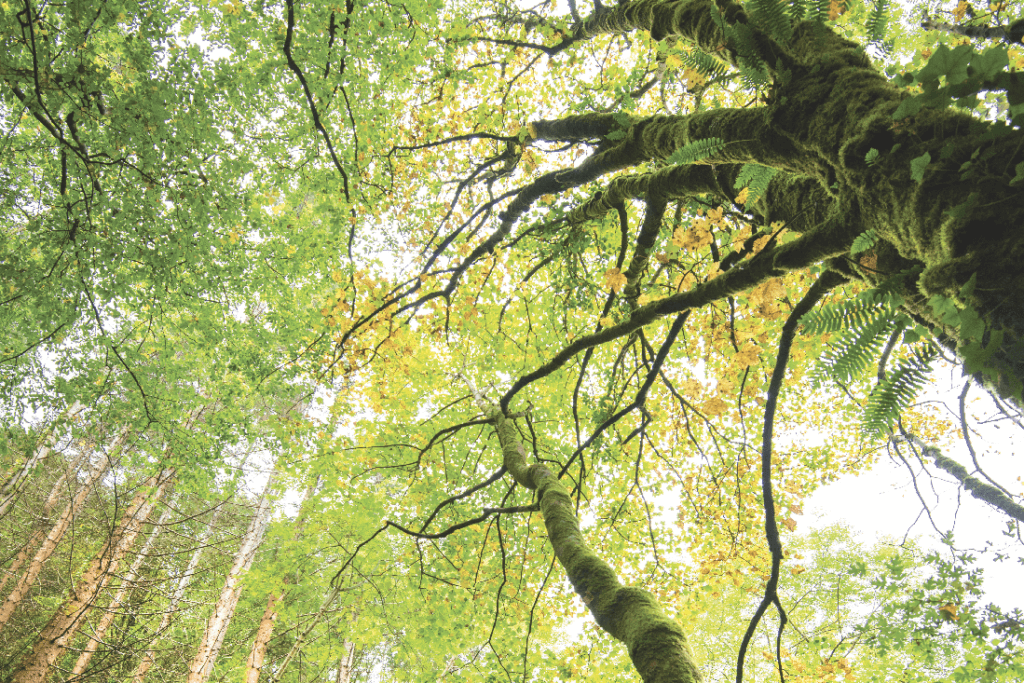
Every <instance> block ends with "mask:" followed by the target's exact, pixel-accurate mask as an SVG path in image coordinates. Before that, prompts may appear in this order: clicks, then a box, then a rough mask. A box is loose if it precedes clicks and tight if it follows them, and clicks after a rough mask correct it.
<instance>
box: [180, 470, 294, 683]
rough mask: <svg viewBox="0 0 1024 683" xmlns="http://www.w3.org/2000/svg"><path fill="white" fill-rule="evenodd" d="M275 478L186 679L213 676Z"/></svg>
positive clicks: (198, 681) (194, 681)
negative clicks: (211, 673)
mask: <svg viewBox="0 0 1024 683" xmlns="http://www.w3.org/2000/svg"><path fill="white" fill-rule="evenodd" d="M274 479H275V477H274V475H271V476H270V479H268V480H267V485H266V487H265V488H264V489H263V495H262V496H261V498H260V503H259V507H257V509H256V514H254V515H253V518H252V521H251V522H250V523H249V528H248V529H247V530H246V532H245V536H244V537H243V539H242V545H241V547H239V549H238V552H237V553H236V554H235V562H234V564H233V565H232V567H231V571H230V572H229V573H228V576H227V579H226V580H225V581H224V588H223V589H222V590H221V594H220V599H218V600H217V604H216V606H214V608H213V614H211V615H210V620H209V622H207V625H206V631H205V632H204V633H203V639H202V641H201V642H200V643H199V649H198V650H197V651H196V655H195V657H194V658H193V659H192V663H191V664H189V667H188V679H187V683H205V682H206V680H207V679H208V678H209V677H210V672H211V671H213V665H214V664H215V663H216V661H217V655H218V654H219V653H220V648H221V645H223V643H224V636H225V635H226V634H227V630H228V626H229V625H230V624H231V618H232V617H233V616H234V613H235V607H237V606H238V599H239V598H240V597H241V595H242V585H241V582H242V577H244V576H245V574H246V572H248V571H249V567H251V566H252V561H253V558H254V557H255V556H256V550H257V549H258V548H259V547H260V543H262V542H263V535H264V533H265V532H266V530H267V524H268V523H269V521H270V511H271V505H270V491H271V487H272V486H273V485H274Z"/></svg>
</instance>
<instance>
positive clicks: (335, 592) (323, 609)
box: [271, 586, 341, 683]
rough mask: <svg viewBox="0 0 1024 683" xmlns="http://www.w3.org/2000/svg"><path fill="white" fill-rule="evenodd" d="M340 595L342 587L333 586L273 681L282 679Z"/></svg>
mask: <svg viewBox="0 0 1024 683" xmlns="http://www.w3.org/2000/svg"><path fill="white" fill-rule="evenodd" d="M339 595H341V589H340V588H338V587H337V586H335V587H334V588H332V589H331V592H330V593H328V594H327V597H326V598H325V599H324V601H323V603H322V604H321V605H320V609H319V610H317V613H316V614H314V615H313V616H311V617H310V620H309V623H308V624H306V629H305V630H304V631H302V633H300V634H299V637H298V638H296V639H295V642H294V643H292V647H291V649H290V650H288V654H287V655H285V657H284V660H283V661H282V662H281V664H280V666H278V667H277V671H276V672H275V674H274V678H272V679H271V683H274V682H275V681H278V680H280V678H281V676H282V675H284V670H285V669H287V668H288V665H289V664H291V661H292V659H293V658H294V657H295V655H296V654H298V652H299V650H301V649H302V646H303V645H304V644H305V642H306V638H307V637H309V634H310V633H312V632H313V629H314V628H316V625H317V624H319V623H320V620H321V619H322V618H323V616H324V614H326V613H327V610H328V609H330V608H331V605H333V604H334V601H335V600H337V599H338V596H339Z"/></svg>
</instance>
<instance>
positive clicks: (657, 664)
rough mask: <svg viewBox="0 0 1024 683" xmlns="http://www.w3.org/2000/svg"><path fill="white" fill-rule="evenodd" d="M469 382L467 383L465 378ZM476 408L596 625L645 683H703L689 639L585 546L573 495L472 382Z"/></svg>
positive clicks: (655, 604)
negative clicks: (531, 499) (622, 648)
mask: <svg viewBox="0 0 1024 683" xmlns="http://www.w3.org/2000/svg"><path fill="white" fill-rule="evenodd" d="M466 381H467V383H469V380H468V378H466ZM470 388H471V390H472V392H473V395H474V397H475V398H476V400H477V403H478V404H479V405H480V408H481V409H482V410H483V411H484V413H485V414H486V415H488V417H490V419H491V420H493V422H494V426H495V430H496V431H497V433H498V442H499V444H500V446H501V453H502V460H503V464H504V465H505V467H506V468H507V469H508V471H509V473H510V474H511V475H512V477H513V478H514V479H515V481H516V483H518V484H519V485H521V486H525V487H526V488H528V489H530V490H533V491H537V499H538V500H539V502H540V510H541V514H542V515H543V517H544V526H545V528H546V529H547V535H548V541H549V542H550V543H551V547H552V549H554V551H555V557H556V558H558V562H559V564H561V565H562V568H563V569H565V573H566V575H567V576H568V579H569V582H570V583H571V584H572V586H573V588H574V589H575V590H576V593H577V594H578V595H579V596H580V599H582V600H583V604H585V605H586V606H587V609H589V610H590V613H591V614H592V615H593V616H594V621H596V622H597V625H598V626H600V627H601V628H602V629H603V630H604V631H605V632H606V633H608V634H609V635H611V636H612V637H614V638H615V639H617V640H620V641H622V642H623V643H624V644H625V645H626V648H627V649H628V651H629V658H630V659H631V660H632V661H633V666H635V667H636V670H637V672H638V673H639V674H640V677H641V678H642V679H643V680H644V681H645V683H699V682H700V681H701V680H702V678H701V675H700V671H699V669H698V668H697V664H696V662H695V661H694V658H693V652H692V651H691V650H690V646H689V643H688V642H687V640H686V634H685V633H684V632H683V629H682V628H681V627H680V626H679V624H677V623H676V621H675V620H674V619H670V618H669V617H668V616H667V615H666V614H665V613H664V612H663V611H662V609H661V606H660V605H659V604H658V602H657V600H655V599H654V596H653V595H651V594H650V593H649V592H647V591H645V590H643V589H641V588H634V587H632V586H623V585H622V584H621V583H619V579H618V577H617V576H616V575H615V571H614V570H613V569H612V568H611V567H610V566H609V565H608V563H607V562H605V561H604V560H602V559H601V558H600V557H598V556H597V555H596V554H595V553H594V551H592V550H591V549H590V548H588V547H587V544H586V543H585V542H584V540H583V534H582V532H581V531H580V524H579V520H578V519H577V518H576V512H575V507H574V506H573V502H572V498H571V497H570V496H569V492H568V491H567V490H566V489H565V487H564V486H563V485H562V483H561V482H560V481H559V480H558V477H557V476H556V475H555V473H554V472H552V471H551V469H550V468H549V467H548V466H547V465H543V464H540V463H534V464H532V465H531V464H529V463H528V462H527V460H526V449H525V448H524V447H523V444H522V443H521V442H520V441H519V437H518V436H517V434H516V428H515V426H514V425H513V424H512V421H511V420H509V419H508V418H506V417H505V415H504V413H502V411H501V409H500V408H497V407H493V406H491V405H490V404H489V403H488V402H487V401H486V400H485V399H484V398H483V396H482V395H481V394H480V393H479V392H477V390H476V388H475V387H473V385H472V384H471V383H470Z"/></svg>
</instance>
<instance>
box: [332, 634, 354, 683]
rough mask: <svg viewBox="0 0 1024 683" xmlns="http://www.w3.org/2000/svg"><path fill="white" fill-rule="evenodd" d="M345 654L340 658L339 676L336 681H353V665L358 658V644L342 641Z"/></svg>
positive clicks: (336, 682)
mask: <svg viewBox="0 0 1024 683" xmlns="http://www.w3.org/2000/svg"><path fill="white" fill-rule="evenodd" d="M342 647H343V648H344V649H345V654H344V655H342V657H341V659H339V660H338V677H337V678H336V679H335V680H334V683H352V665H353V664H354V663H355V659H356V644H355V643H352V642H349V641H347V640H346V641H345V642H344V643H342Z"/></svg>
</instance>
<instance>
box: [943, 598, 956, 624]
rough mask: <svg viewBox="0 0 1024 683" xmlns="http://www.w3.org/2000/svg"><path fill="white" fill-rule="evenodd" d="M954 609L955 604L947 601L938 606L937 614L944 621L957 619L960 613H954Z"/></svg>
mask: <svg viewBox="0 0 1024 683" xmlns="http://www.w3.org/2000/svg"><path fill="white" fill-rule="evenodd" d="M956 610H957V608H956V605H954V604H953V603H951V602H947V603H946V604H945V605H943V606H942V607H940V608H939V616H941V617H942V618H943V619H945V620H946V621H957V620H958V619H959V618H960V615H959V614H957V613H956Z"/></svg>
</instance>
